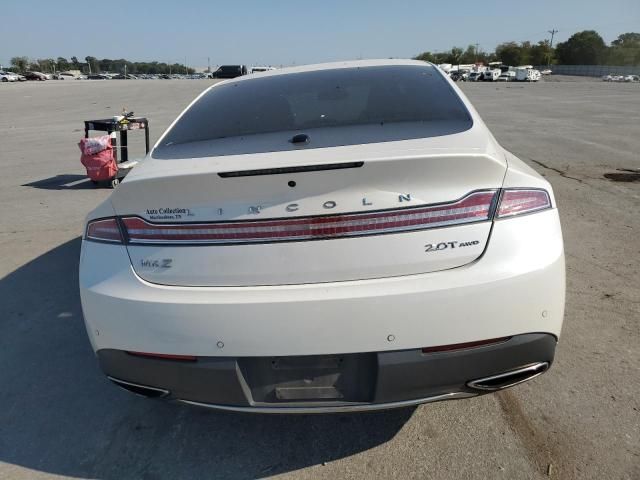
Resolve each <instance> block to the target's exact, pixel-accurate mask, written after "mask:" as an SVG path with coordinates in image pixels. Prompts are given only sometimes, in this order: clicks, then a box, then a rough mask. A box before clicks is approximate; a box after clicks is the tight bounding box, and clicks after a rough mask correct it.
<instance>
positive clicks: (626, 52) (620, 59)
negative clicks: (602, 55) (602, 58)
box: [607, 33, 640, 65]
mask: <svg viewBox="0 0 640 480" xmlns="http://www.w3.org/2000/svg"><path fill="white" fill-rule="evenodd" d="M607 63H608V64H609V65H640V33H623V34H622V35H619V36H618V38H617V39H616V40H614V41H613V42H611V47H610V48H609V51H608V54H607Z"/></svg>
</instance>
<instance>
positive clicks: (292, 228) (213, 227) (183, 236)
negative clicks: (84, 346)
mask: <svg viewBox="0 0 640 480" xmlns="http://www.w3.org/2000/svg"><path fill="white" fill-rule="evenodd" d="M495 198H496V192H495V191H493V190H490V191H480V192H474V193H470V194H469V195H467V196H466V197H464V198H462V199H461V200H457V201H454V202H449V203H444V204H439V205H428V206H421V207H409V208H402V209H394V210H385V211H380V212H368V213H351V214H339V215H323V216H316V217H297V218H288V219H278V220H242V221H235V222H216V223H199V224H177V225H176V224H173V225H172V224H157V223H156V224H154V223H149V222H147V221H146V220H144V219H142V218H139V217H127V218H123V219H122V223H123V225H124V227H125V229H126V233H127V237H128V241H129V242H130V243H213V244H215V243H220V244H225V243H234V244H237V243H255V242H282V241H294V240H298V241H300V240H320V239H329V238H341V237H353V236H363V235H376V234H382V233H395V232H404V231H412V230H423V229H427V228H435V227H442V226H449V225H457V224H464V223H471V222H480V221H487V220H490V219H491V215H492V214H493V208H494V199H495Z"/></svg>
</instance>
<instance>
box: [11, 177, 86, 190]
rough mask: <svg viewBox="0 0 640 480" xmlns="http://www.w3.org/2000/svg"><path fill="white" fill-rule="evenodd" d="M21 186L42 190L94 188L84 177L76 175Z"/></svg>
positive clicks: (50, 178)
mask: <svg viewBox="0 0 640 480" xmlns="http://www.w3.org/2000/svg"><path fill="white" fill-rule="evenodd" d="M22 186H23V187H33V188H39V189H42V190H87V189H92V188H95V185H94V184H93V183H92V182H91V180H90V179H89V178H88V177H87V176H86V175H76V174H63V175H55V176H53V177H49V178H43V179H42V180H36V181H35V182H30V183H25V184H24V185H22Z"/></svg>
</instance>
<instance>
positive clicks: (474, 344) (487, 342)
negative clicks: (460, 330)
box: [422, 337, 511, 353]
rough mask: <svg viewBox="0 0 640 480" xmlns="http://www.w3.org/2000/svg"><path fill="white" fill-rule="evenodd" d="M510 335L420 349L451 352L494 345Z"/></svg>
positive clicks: (427, 351) (424, 351) (425, 351)
mask: <svg viewBox="0 0 640 480" xmlns="http://www.w3.org/2000/svg"><path fill="white" fill-rule="evenodd" d="M510 338H511V337H500V338H491V339H489V340H479V341H477V342H466V343H452V344H451V345H437V346H435V347H426V348H423V349H422V353H436V352H452V351H454V350H464V349H467V348H476V347H484V346H486V345H494V344H496V343H502V342H506V341H507V340H509V339H510Z"/></svg>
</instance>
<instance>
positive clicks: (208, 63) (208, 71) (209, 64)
mask: <svg viewBox="0 0 640 480" xmlns="http://www.w3.org/2000/svg"><path fill="white" fill-rule="evenodd" d="M207 73H211V59H210V58H209V57H207Z"/></svg>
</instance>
